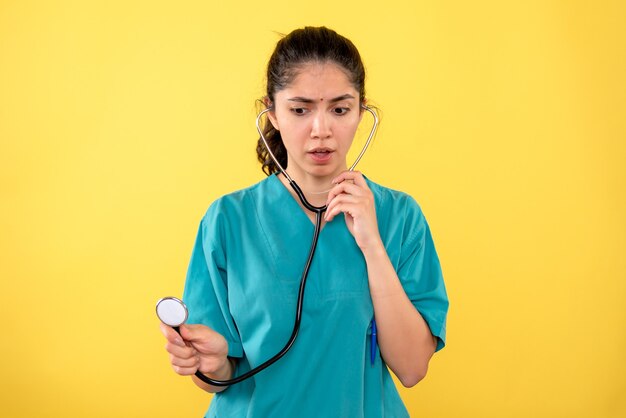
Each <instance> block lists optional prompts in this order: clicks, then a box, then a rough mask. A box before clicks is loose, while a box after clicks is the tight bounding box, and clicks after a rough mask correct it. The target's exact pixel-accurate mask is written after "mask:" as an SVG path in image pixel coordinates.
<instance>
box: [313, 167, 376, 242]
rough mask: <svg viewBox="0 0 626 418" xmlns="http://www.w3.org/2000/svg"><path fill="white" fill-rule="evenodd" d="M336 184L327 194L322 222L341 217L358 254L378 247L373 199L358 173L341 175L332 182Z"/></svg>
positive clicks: (347, 172) (346, 172)
mask: <svg viewBox="0 0 626 418" xmlns="http://www.w3.org/2000/svg"><path fill="white" fill-rule="evenodd" d="M333 183H334V184H336V186H334V187H333V188H332V189H331V190H330V192H329V193H328V200H327V201H326V205H327V206H328V207H327V209H326V215H325V218H324V219H325V220H326V222H330V221H332V220H333V219H334V218H335V216H337V215H338V214H340V213H341V212H343V213H344V216H345V219H346V225H347V226H348V230H349V231H350V233H351V234H352V236H354V239H355V240H356V243H357V245H358V246H359V248H360V249H361V251H365V250H368V249H372V248H374V247H375V246H377V245H382V242H381V239H380V233H379V232H378V222H377V220H376V207H375V205H374V195H373V193H372V191H371V190H370V188H369V187H367V183H366V182H365V178H363V175H362V174H361V173H360V172H358V171H344V172H343V173H341V174H339V175H338V176H337V177H335V178H334V179H333Z"/></svg>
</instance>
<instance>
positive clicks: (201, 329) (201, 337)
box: [180, 324, 217, 342]
mask: <svg viewBox="0 0 626 418" xmlns="http://www.w3.org/2000/svg"><path fill="white" fill-rule="evenodd" d="M215 334H217V333H216V332H215V331H213V330H212V329H211V328H209V327H207V326H206V325H202V324H190V325H188V324H185V325H181V326H180V335H181V336H182V337H183V339H184V340H185V341H189V342H205V341H208V340H210V339H211V338H213V337H215Z"/></svg>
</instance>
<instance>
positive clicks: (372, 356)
mask: <svg viewBox="0 0 626 418" xmlns="http://www.w3.org/2000/svg"><path fill="white" fill-rule="evenodd" d="M377 344H378V343H377V342H376V320H375V319H372V333H371V334H370V360H371V362H372V366H373V365H374V362H375V361H376V345H377Z"/></svg>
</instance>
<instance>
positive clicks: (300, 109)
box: [290, 107, 308, 116]
mask: <svg viewBox="0 0 626 418" xmlns="http://www.w3.org/2000/svg"><path fill="white" fill-rule="evenodd" d="M290 110H291V112H293V113H295V114H296V115H298V116H301V115H304V114H306V113H307V112H308V109H306V108H304V107H292V108H291V109H290Z"/></svg>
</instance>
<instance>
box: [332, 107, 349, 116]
mask: <svg viewBox="0 0 626 418" xmlns="http://www.w3.org/2000/svg"><path fill="white" fill-rule="evenodd" d="M349 111H350V108H348V107H336V108H334V109H333V113H334V114H335V115H337V116H343V115H345V114H346V113H348V112H349Z"/></svg>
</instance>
